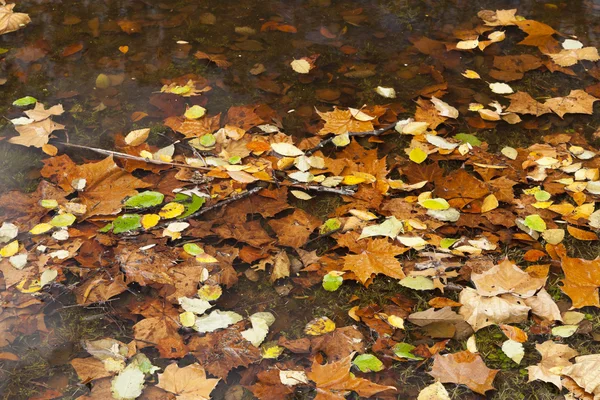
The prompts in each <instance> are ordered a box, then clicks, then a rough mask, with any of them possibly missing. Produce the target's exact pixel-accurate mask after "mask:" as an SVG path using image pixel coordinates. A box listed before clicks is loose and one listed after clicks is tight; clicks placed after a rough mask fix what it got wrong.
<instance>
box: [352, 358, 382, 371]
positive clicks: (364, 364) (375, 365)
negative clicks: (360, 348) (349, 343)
mask: <svg viewBox="0 0 600 400" xmlns="http://www.w3.org/2000/svg"><path fill="white" fill-rule="evenodd" d="M352 364H353V365H355V366H356V367H357V368H358V369H360V370H361V372H379V371H383V370H384V369H385V367H384V365H383V363H382V362H381V360H380V359H378V358H377V357H375V356H374V355H372V354H359V355H358V356H356V358H355V359H354V360H352Z"/></svg>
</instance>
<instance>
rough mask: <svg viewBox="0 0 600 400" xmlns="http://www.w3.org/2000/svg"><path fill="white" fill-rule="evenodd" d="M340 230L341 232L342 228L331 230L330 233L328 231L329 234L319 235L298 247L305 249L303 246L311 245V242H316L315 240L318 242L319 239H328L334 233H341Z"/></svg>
mask: <svg viewBox="0 0 600 400" xmlns="http://www.w3.org/2000/svg"><path fill="white" fill-rule="evenodd" d="M341 230H342V228H337V229H334V230H332V231H329V232H326V233H323V234H321V235H319V236H317V237H314V238H312V239H310V240H309V241H308V242H306V243H304V244H303V245H302V246H300V247H305V246H308V245H309V244H311V243H313V242H315V241H317V240H319V239H323V238H326V237H329V236H331V235H333V234H334V233H336V232H339V231H341Z"/></svg>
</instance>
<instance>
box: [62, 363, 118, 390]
mask: <svg viewBox="0 0 600 400" xmlns="http://www.w3.org/2000/svg"><path fill="white" fill-rule="evenodd" d="M71 366H73V369H74V370H75V372H76V373H77V377H78V378H79V380H80V381H81V383H82V384H84V385H85V384H86V383H88V382H91V381H93V380H96V379H101V378H105V377H107V376H111V375H112V374H111V373H110V372H109V371H107V370H106V368H105V366H104V363H103V362H102V361H100V360H98V359H97V358H94V357H87V358H74V359H72V360H71Z"/></svg>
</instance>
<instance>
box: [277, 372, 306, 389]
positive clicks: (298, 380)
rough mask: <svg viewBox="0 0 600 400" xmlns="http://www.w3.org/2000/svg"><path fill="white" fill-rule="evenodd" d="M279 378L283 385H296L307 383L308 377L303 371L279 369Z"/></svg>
mask: <svg viewBox="0 0 600 400" xmlns="http://www.w3.org/2000/svg"><path fill="white" fill-rule="evenodd" d="M279 380H281V383H282V384H284V385H285V386H296V385H299V384H307V383H308V377H307V376H306V372H304V371H283V370H279Z"/></svg>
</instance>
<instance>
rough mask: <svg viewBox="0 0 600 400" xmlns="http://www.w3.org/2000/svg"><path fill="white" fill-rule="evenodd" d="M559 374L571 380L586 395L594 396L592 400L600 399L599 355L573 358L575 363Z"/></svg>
mask: <svg viewBox="0 0 600 400" xmlns="http://www.w3.org/2000/svg"><path fill="white" fill-rule="evenodd" d="M561 374H562V375H565V376H568V377H569V378H571V379H573V380H574V381H575V383H577V385H578V386H579V387H580V388H582V389H583V390H585V392H586V393H587V394H592V395H594V399H597V398H598V397H600V354H590V355H587V356H579V357H577V358H575V363H574V364H573V365H570V366H567V367H565V368H563V369H562V371H561ZM577 397H580V396H577Z"/></svg>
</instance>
